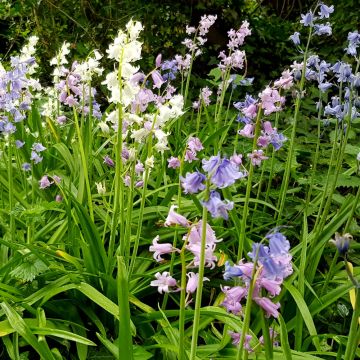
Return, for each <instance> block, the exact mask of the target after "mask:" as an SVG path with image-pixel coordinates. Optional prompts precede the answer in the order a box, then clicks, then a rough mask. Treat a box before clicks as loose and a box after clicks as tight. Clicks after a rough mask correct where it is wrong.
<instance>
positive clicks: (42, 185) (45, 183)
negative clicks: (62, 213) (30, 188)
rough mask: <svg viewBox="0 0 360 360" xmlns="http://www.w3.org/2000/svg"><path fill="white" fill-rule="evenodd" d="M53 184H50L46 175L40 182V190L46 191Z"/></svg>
mask: <svg viewBox="0 0 360 360" xmlns="http://www.w3.org/2000/svg"><path fill="white" fill-rule="evenodd" d="M51 184H52V182H50V180H49V178H48V177H47V176H46V175H44V176H43V177H42V178H41V179H40V181H39V187H40V189H46V188H47V187H49V186H50V185H51Z"/></svg>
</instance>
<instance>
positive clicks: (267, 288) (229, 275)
mask: <svg viewBox="0 0 360 360" xmlns="http://www.w3.org/2000/svg"><path fill="white" fill-rule="evenodd" d="M266 239H267V240H268V242H269V245H268V246H266V245H264V244H263V243H254V244H253V248H252V251H251V252H250V253H248V256H249V258H250V259H251V260H252V261H245V260H244V259H243V260H241V261H240V262H239V263H237V264H234V265H230V263H229V262H226V264H225V272H224V279H225V280H234V281H235V283H236V285H235V286H228V285H226V286H222V291H223V293H224V294H225V299H224V301H223V302H222V306H224V307H225V308H226V310H227V311H228V312H230V313H233V314H235V315H239V316H243V314H244V313H243V305H242V303H244V300H245V299H247V298H248V296H251V298H252V300H253V302H254V303H255V304H257V305H258V306H259V307H260V308H261V309H263V311H264V312H265V314H266V316H267V317H274V318H277V317H278V316H279V308H280V303H279V302H274V301H273V300H272V299H273V298H274V297H276V296H278V295H279V294H280V292H281V285H282V283H283V281H284V279H286V278H287V277H288V276H289V275H291V274H292V272H293V269H292V265H291V259H292V256H291V254H290V243H289V241H288V240H287V239H286V237H285V236H284V235H283V234H282V233H280V232H278V231H274V232H271V233H269V234H268V235H266ZM251 283H253V289H252V293H251V294H249V290H250V284H251ZM247 304H248V302H247ZM239 336H240V334H236V333H232V337H233V339H234V344H237V342H238V340H237V341H236V337H239ZM250 340H251V336H250V335H247V338H246V341H245V349H247V350H250V346H249V342H250Z"/></svg>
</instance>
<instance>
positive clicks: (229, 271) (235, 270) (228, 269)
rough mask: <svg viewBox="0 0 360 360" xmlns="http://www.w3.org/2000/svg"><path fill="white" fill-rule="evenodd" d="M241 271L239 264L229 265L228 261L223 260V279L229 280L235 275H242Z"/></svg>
mask: <svg viewBox="0 0 360 360" xmlns="http://www.w3.org/2000/svg"><path fill="white" fill-rule="evenodd" d="M242 275H243V272H242V270H241V268H240V267H239V266H236V265H234V266H231V265H230V263H229V261H226V262H225V272H224V280H230V279H232V278H235V277H239V276H242Z"/></svg>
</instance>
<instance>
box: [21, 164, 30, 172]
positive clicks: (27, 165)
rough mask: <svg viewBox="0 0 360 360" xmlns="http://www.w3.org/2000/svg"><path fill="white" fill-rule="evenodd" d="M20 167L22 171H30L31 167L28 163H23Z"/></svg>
mask: <svg viewBox="0 0 360 360" xmlns="http://www.w3.org/2000/svg"><path fill="white" fill-rule="evenodd" d="M21 167H22V169H23V170H24V171H30V170H31V165H30V164H29V163H23V164H22V165H21Z"/></svg>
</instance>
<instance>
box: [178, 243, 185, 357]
mask: <svg viewBox="0 0 360 360" xmlns="http://www.w3.org/2000/svg"><path fill="white" fill-rule="evenodd" d="M185 246H186V241H184V245H183V247H182V249H181V252H180V259H181V293H180V311H179V360H185V306H186V259H185V250H186V248H185Z"/></svg>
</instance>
